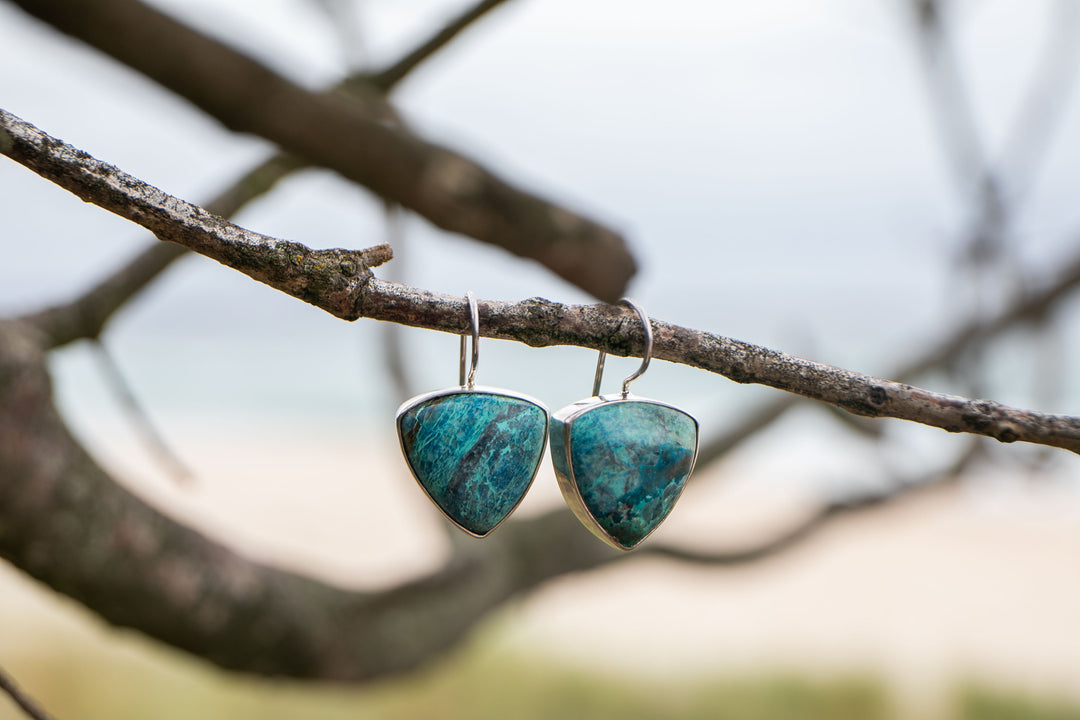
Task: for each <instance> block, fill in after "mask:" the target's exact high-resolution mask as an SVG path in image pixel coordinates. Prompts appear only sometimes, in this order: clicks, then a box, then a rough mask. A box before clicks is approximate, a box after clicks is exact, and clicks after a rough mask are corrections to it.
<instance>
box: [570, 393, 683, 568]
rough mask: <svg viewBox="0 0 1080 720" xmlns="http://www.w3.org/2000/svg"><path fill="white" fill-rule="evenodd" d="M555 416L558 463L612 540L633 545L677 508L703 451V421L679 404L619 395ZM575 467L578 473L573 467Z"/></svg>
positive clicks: (620, 544)
mask: <svg viewBox="0 0 1080 720" xmlns="http://www.w3.org/2000/svg"><path fill="white" fill-rule="evenodd" d="M569 423H570V430H569V447H565V446H564V443H565V439H564V438H565V435H566V431H565V429H564V427H563V426H562V423H560V422H556V424H555V427H554V431H553V433H552V436H551V451H552V458H553V459H554V462H555V465H556V470H557V471H558V472H560V473H562V474H563V475H564V476H566V477H570V478H572V479H573V484H574V485H575V486H576V489H577V491H578V493H579V494H580V496H581V500H582V502H583V503H584V506H585V508H586V510H587V511H588V513H589V515H590V516H592V519H593V520H595V522H596V524H597V525H598V526H599V527H600V529H601V530H603V533H604V534H605V535H606V536H607V539H609V540H610V541H613V543H614V544H615V545H616V546H618V547H620V548H622V549H624V550H628V549H630V548H632V547H634V546H635V545H637V544H638V543H639V542H641V541H642V540H643V539H645V537H646V536H647V535H648V534H649V533H651V532H652V531H653V530H655V529H656V528H657V526H658V525H660V523H661V522H663V521H664V519H665V518H666V517H667V516H668V515H669V514H670V513H671V510H672V508H673V507H674V506H675V502H676V501H677V500H678V499H679V495H681V494H682V491H683V487H684V486H685V485H686V480H687V478H688V477H689V476H690V472H691V471H692V470H693V467H694V460H695V457H696V455H697V441H698V437H697V434H698V428H697V422H696V421H695V420H694V419H693V418H692V417H690V416H689V415H687V414H686V413H684V412H683V411H681V410H678V409H677V408H673V407H670V406H667V405H663V404H658V403H653V402H648V401H639V400H616V401H612V402H605V403H601V404H598V405H596V406H594V407H591V408H589V409H587V410H585V411H584V412H582V413H581V414H580V415H577V416H574V417H571V418H570V419H569ZM571 471H572V474H571Z"/></svg>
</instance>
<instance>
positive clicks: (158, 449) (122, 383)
mask: <svg viewBox="0 0 1080 720" xmlns="http://www.w3.org/2000/svg"><path fill="white" fill-rule="evenodd" d="M90 345H91V347H92V348H93V349H94V354H95V355H96V357H97V359H98V367H99V368H100V369H101V374H102V376H103V377H104V378H105V380H106V382H107V383H108V385H109V387H110V388H112V391H113V393H114V394H115V395H116V397H117V398H118V399H119V401H120V406H121V407H122V408H123V409H124V412H125V414H126V415H127V417H128V420H129V421H130V422H131V425H132V427H134V428H135V430H136V432H137V433H138V435H139V437H140V438H142V441H143V443H144V444H145V445H146V447H147V449H148V450H149V451H150V454H151V455H152V456H153V457H155V458H156V459H157V461H158V462H159V463H160V464H161V466H162V468H163V469H164V470H165V472H166V474H167V475H169V476H170V477H171V478H172V479H173V480H174V481H175V482H177V483H179V484H187V483H189V482H191V480H192V479H193V478H194V474H193V473H192V472H191V470H190V469H189V468H188V467H187V465H186V464H185V463H184V461H183V460H181V459H180V456H179V455H177V454H176V453H175V452H174V451H173V450H172V448H170V447H169V444H168V443H166V442H165V438H164V436H163V435H162V434H161V433H160V432H158V430H157V428H156V427H155V426H154V423H153V421H151V420H150V416H149V415H148V414H147V412H146V410H145V409H144V408H143V406H142V404H141V403H140V402H139V400H138V398H136V397H135V393H134V392H133V391H132V389H131V385H130V383H128V381H127V378H125V377H124V373H123V372H122V371H121V370H120V366H119V364H117V362H116V358H114V357H113V356H112V354H111V353H110V352H109V349H108V348H107V347H106V346H105V343H103V342H102V341H101V338H95V339H94V340H93V341H91V343H90Z"/></svg>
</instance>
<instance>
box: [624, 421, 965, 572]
mask: <svg viewBox="0 0 1080 720" xmlns="http://www.w3.org/2000/svg"><path fill="white" fill-rule="evenodd" d="M981 451H982V445H981V442H980V441H978V440H974V441H973V442H971V443H970V444H969V445H968V447H967V449H966V450H965V451H964V452H963V453H961V455H960V456H959V457H958V458H957V459H956V460H954V461H953V462H952V463H950V464H949V466H948V467H946V468H942V469H940V470H937V471H934V472H931V473H927V474H925V475H924V476H923V477H921V478H915V479H907V480H903V479H899V478H897V479H894V481H893V482H892V484H891V486H890V487H889V488H887V489H885V490H871V491H867V492H861V493H856V494H849V495H846V496H844V497H838V498H836V499H835V500H832V501H829V502H826V503H825V504H823V505H822V506H821V507H819V508H817V509H816V510H814V511H813V512H811V513H810V514H809V515H807V516H806V517H805V518H804V519H803V520H801V521H800V522H797V523H796V524H795V525H793V526H791V527H790V528H788V529H787V530H784V531H783V532H781V533H779V534H778V535H775V536H773V537H771V538H769V539H767V540H765V541H763V542H760V543H758V544H755V545H751V546H749V547H745V548H739V549H735V550H728V551H716V550H695V549H691V548H686V547H679V546H674V545H663V544H659V543H653V544H652V545H648V546H646V547H644V548H642V550H641V553H640V554H648V555H659V556H661V557H665V558H668V559H671V560H679V561H681V562H688V563H695V564H698V565H713V566H718V565H725V566H727V565H746V564H749V563H753V562H758V561H761V560H765V559H767V558H770V557H773V556H775V555H779V554H781V553H783V552H785V551H787V550H790V549H792V548H794V547H795V546H797V545H800V544H801V543H802V542H803V541H805V540H807V539H809V538H810V537H812V536H813V535H816V534H817V533H818V532H819V531H820V530H822V529H823V528H825V527H827V526H828V525H831V524H832V523H833V522H834V521H836V520H839V519H841V518H845V517H850V516H852V515H854V514H858V513H862V512H863V511H867V510H874V509H881V508H885V507H888V506H890V505H891V504H892V503H893V502H895V501H897V500H899V499H901V498H904V497H907V496H909V495H912V494H914V493H915V492H918V491H925V490H929V489H933V488H940V487H942V486H944V485H948V484H950V483H953V482H955V481H956V480H957V479H958V478H959V477H960V475H961V473H963V471H964V470H965V469H967V468H968V467H969V466H970V465H971V463H972V461H973V460H975V458H977V457H978V456H979V454H980V453H981Z"/></svg>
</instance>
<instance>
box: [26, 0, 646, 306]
mask: <svg viewBox="0 0 1080 720" xmlns="http://www.w3.org/2000/svg"><path fill="white" fill-rule="evenodd" d="M13 2H15V4H17V5H18V6H19V7H21V8H22V9H23V10H25V11H26V12H28V13H30V14H32V15H34V16H35V17H38V18H40V19H42V20H44V21H46V22H48V23H49V24H51V25H52V26H53V27H55V28H57V29H58V30H60V31H62V32H65V33H67V34H69V35H71V36H73V37H76V38H78V39H80V40H82V41H84V42H86V43H88V44H90V45H92V46H94V47H96V48H98V49H99V50H101V51H102V52H105V53H107V54H109V55H111V56H112V57H114V58H116V59H117V60H119V61H121V62H123V63H125V64H127V65H129V66H130V67H132V68H134V69H136V70H138V71H139V72H141V73H143V74H145V75H147V76H148V77H150V78H151V79H153V80H155V81H156V82H158V83H160V84H161V85H163V86H164V87H166V88H169V89H170V90H172V91H174V92H176V93H177V94H179V95H180V96H182V97H184V98H186V99H187V100H189V101H190V102H191V103H192V104H193V105H195V106H196V107H199V108H200V109H202V110H203V111H205V112H206V113H208V114H210V115H211V116H213V117H215V118H217V119H218V120H219V121H220V122H221V123H222V124H224V125H225V126H226V127H228V128H230V129H232V130H237V131H241V132H249V133H253V134H255V135H259V136H262V137H264V138H266V139H268V140H271V141H273V142H275V143H277V144H279V145H281V146H282V147H283V148H285V149H286V150H288V151H289V152H291V153H294V154H296V155H297V156H299V157H301V158H303V159H304V160H306V161H307V162H310V163H313V164H316V165H321V166H323V167H327V168H330V169H332V170H335V171H337V172H339V173H341V174H342V175H343V176H345V177H347V178H349V179H351V180H354V181H356V182H358V183H360V184H361V185H364V186H366V187H368V188H369V189H371V190H372V191H373V192H375V193H377V194H379V195H381V196H382V197H384V198H386V199H389V200H393V201H394V202H397V203H399V204H400V205H402V206H403V207H406V208H408V209H410V210H413V211H414V212H416V213H418V214H420V215H421V216H423V217H425V218H427V219H428V220H429V221H430V222H432V223H434V224H435V225H436V226H438V227H441V228H443V229H445V230H449V231H451V232H457V233H461V234H464V235H467V236H469V237H472V238H475V239H477V240H480V241H482V242H486V243H491V244H493V245H498V246H500V247H503V248H505V249H506V250H509V251H510V252H512V253H514V254H517V255H520V256H522V257H526V258H530V259H533V260H536V261H538V262H540V263H541V264H543V265H545V266H546V267H547V268H548V269H550V270H551V271H552V272H554V273H556V274H557V275H559V276H561V277H563V278H564V279H566V280H568V281H569V282H571V283H574V284H575V285H577V286H578V287H581V288H582V289H584V290H586V291H587V292H590V293H592V294H593V295H594V296H596V297H598V298H600V299H602V300H607V301H614V300H616V299H617V298H618V297H620V296H621V295H622V294H623V292H624V290H625V288H626V284H627V282H628V281H629V279H630V277H631V276H633V274H634V272H635V269H636V267H635V263H634V260H633V258H632V257H631V255H630V253H629V251H628V250H627V247H626V244H625V242H624V241H623V239H622V237H620V236H619V235H618V234H616V233H615V232H613V231H611V230H610V229H608V228H606V227H604V226H602V225H600V224H598V223H597V222H594V221H593V220H590V219H588V218H586V217H584V216H582V215H581V214H579V213H576V212H572V211H570V210H568V209H566V208H564V207H561V206H559V205H556V204H553V203H551V202H549V201H547V200H544V199H541V198H539V197H537V196H535V195H531V194H528V193H526V192H524V191H522V190H519V189H518V188H516V187H514V186H512V185H511V184H509V183H508V182H506V181H505V180H503V179H501V178H499V177H497V176H495V175H494V174H493V173H491V172H490V171H488V170H487V169H486V168H483V167H481V166H480V165H478V164H477V163H474V162H472V161H471V160H469V159H467V158H465V157H463V156H461V155H459V154H457V153H454V152H452V151H450V150H448V149H445V148H442V147H438V146H436V145H433V144H430V143H428V142H425V141H424V140H422V139H420V138H419V137H417V136H416V135H414V134H412V133H410V132H409V131H408V130H406V129H404V128H402V127H400V126H393V125H391V124H388V123H385V122H383V119H384V115H385V109H386V106H385V103H384V102H382V100H381V98H377V99H376V100H377V102H374V103H360V102H357V101H356V100H355V99H350V98H347V97H343V96H342V95H341V94H340V93H334V92H329V93H318V92H313V91H310V90H307V89H305V88H302V87H300V86H298V85H296V84H295V83H292V82H290V81H289V80H287V79H286V78H284V77H281V76H280V75H278V74H276V73H274V72H273V71H271V70H270V69H269V68H266V67H264V66H262V65H260V64H258V63H256V62H255V61H254V60H252V59H250V58H249V57H247V56H245V55H242V54H241V53H239V52H237V51H235V50H233V49H232V48H230V47H228V46H226V45H225V44H223V43H220V42H218V41H216V40H213V39H211V38H209V37H206V36H204V35H201V34H199V33H197V32H195V31H193V30H192V29H190V28H188V27H187V26H185V25H183V24H181V23H178V22H177V21H175V20H173V19H172V18H170V17H168V16H167V15H164V14H162V13H160V12H158V11H157V10H155V9H153V8H151V7H149V6H147V5H145V4H143V3H141V2H139V1H138V0H102V1H100V2H93V3H85V2H80V1H77V0H13Z"/></svg>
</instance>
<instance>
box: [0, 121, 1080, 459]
mask: <svg viewBox="0 0 1080 720" xmlns="http://www.w3.org/2000/svg"><path fill="white" fill-rule="evenodd" d="M0 152H2V153H3V154H6V155H8V156H9V157H11V158H12V159H14V160H16V161H17V162H19V163H21V164H23V165H25V166H26V167H28V168H30V169H32V170H34V171H35V172H37V173H38V174H40V175H41V176H43V177H45V178H47V179H49V180H52V181H53V182H55V183H57V184H58V185H60V186H61V187H64V188H65V189H67V190H69V191H71V192H73V193H75V194H76V195H78V196H79V197H81V198H83V199H84V200H86V201H88V202H93V203H95V204H97V205H99V206H101V207H103V208H105V209H108V210H110V211H112V212H115V213H116V214H118V215H121V216H122V217H126V218H128V219H130V220H132V221H134V222H137V223H139V224H141V225H143V226H144V227H146V228H147V229H149V230H151V231H152V232H154V233H155V234H156V235H157V236H158V237H159V238H161V239H164V240H171V241H173V242H177V243H180V244H182V245H185V246H186V247H188V248H190V249H192V250H194V251H196V252H198V253H200V254H203V255H206V256H207V257H211V258H213V259H215V260H217V261H218V262H221V263H222V264H224V265H227V266H229V267H231V268H233V269H236V270H239V271H240V272H243V273H245V274H247V275H248V276H250V277H252V278H253V279H255V280H258V281H259V282H263V283H265V284H267V285H270V286H271V287H275V288H277V289H278V290H281V291H283V292H285V293H288V294H290V295H292V296H294V297H296V298H299V299H301V300H304V301H305V302H309V303H311V304H313V305H315V306H317V307H319V308H322V309H323V310H326V311H327V312H330V313H332V314H333V315H336V316H337V317H340V318H342V319H345V320H355V319H357V318H360V317H369V318H374V319H377V320H387V321H390V322H396V323H401V324H403V325H411V326H414V327H423V328H428V329H431V330H440V331H443V332H452V333H455V334H461V333H464V332H467V330H468V328H467V327H466V318H467V316H468V314H467V312H466V309H465V304H464V300H462V299H461V298H454V297H448V296H445V295H437V294H435V293H431V292H428V291H425V290H420V289H417V288H412V287H409V286H406V285H400V284H396V283H387V282H383V281H381V280H378V279H377V278H375V277H373V276H372V274H371V271H370V269H369V268H370V267H371V266H374V265H377V264H379V263H380V262H383V261H385V260H387V259H389V249H388V248H386V246H380V247H378V248H373V249H371V250H367V251H354V250H341V249H333V250H312V249H310V248H308V247H306V246H304V245H301V244H299V243H294V242H288V241H285V240H278V239H275V238H270V237H267V236H264V235H260V234H258V233H253V232H251V231H248V230H245V229H243V228H240V227H238V226H236V225H233V224H231V223H229V222H227V221H225V220H222V219H221V218H219V217H217V216H214V215H211V214H210V213H208V212H206V211H205V210H203V209H201V208H199V207H197V206H195V205H192V204H190V203H187V202H185V201H183V200H180V199H178V198H175V197H172V196H170V195H167V194H165V193H163V192H162V191H160V190H158V189H157V188H154V187H152V186H150V185H148V184H146V183H144V182H142V181H141V180H138V179H136V178H134V177H131V176H130V175H127V174H125V173H123V172H121V171H120V170H118V169H116V168H114V167H112V166H111V165H106V164H105V163H102V162H100V161H99V160H96V159H94V158H92V157H91V156H89V155H87V154H86V153H84V152H82V151H79V150H76V149H75V148H73V147H71V146H69V145H66V144H64V143H62V142H60V141H59V140H56V139H55V138H51V137H49V136H48V135H46V134H45V133H43V132H41V131H40V130H38V129H37V128H35V127H33V126H32V125H29V124H27V123H25V122H23V121H22V120H19V119H18V118H16V117H15V116H13V115H11V114H10V113H7V112H5V111H2V110H0ZM480 317H481V325H482V328H481V329H482V334H483V335H484V336H486V337H494V338H501V339H506V340H516V341H518V342H523V343H525V344H527V345H531V346H533V347H542V346H550V345H577V346H580V347H587V348H593V349H596V350H604V351H606V352H608V353H611V354H615V355H622V356H626V355H630V354H635V353H640V351H641V348H642V347H643V344H644V339H643V334H642V332H641V330H640V329H639V328H636V327H634V323H628V322H627V317H626V315H625V313H623V312H622V311H621V310H619V309H617V308H614V307H610V306H568V305H562V304H559V303H552V302H550V301H546V300H542V299H539V298H537V299H532V300H527V301H524V302H521V303H505V302H487V303H482V304H481V309H480ZM653 325H654V335H655V338H656V344H655V348H654V356H655V357H656V358H658V359H662V360H669V361H671V362H675V363H680V364H683V365H689V366H691V367H697V368H700V369H702V370H708V371H710V372H715V373H719V374H721V375H724V376H725V377H728V378H729V379H731V380H734V381H736V382H740V383H758V384H762V385H768V386H770V387H774V388H777V389H779V390H786V391H788V392H791V393H795V394H797V395H802V396H804V397H807V398H810V399H813V400H820V401H822V402H826V403H829V404H831V405H836V406H838V407H840V408H843V409H845V410H847V411H849V412H852V413H855V414H857V415H865V416H868V417H894V418H899V419H902V420H911V421H914V422H918V423H922V424H925V425H931V426H934V427H939V428H942V429H944V430H947V431H949V432H965V433H974V434H978V435H986V436H988V437H993V438H995V439H997V440H1000V441H1001V442H1016V441H1022V442H1031V443H1036V444H1041V445H1050V446H1053V447H1061V448H1065V449H1068V450H1072V451H1074V452H1078V451H1080V418H1075V417H1071V416H1065V415H1050V414H1046V413H1039V412H1034V411H1026V410H1018V409H1015V408H1010V407H1007V406H1004V405H1001V404H1000V403H996V402H993V401H989V400H970V399H967V398H962V397H958V396H953V395H943V394H940V393H934V392H931V391H928V390H923V389H920V388H916V387H912V386H910V385H906V384H903V383H897V382H892V381H888V380H883V379H879V378H874V377H870V376H868V375H863V374H861V373H856V372H850V371H847V370H842V369H839V368H836V367H833V366H831V365H825V364H822V363H816V362H812V361H809V360H804V359H802V358H797V357H794V356H791V355H787V354H785V353H781V352H777V351H775V350H769V349H767V348H764V347H760V346H757V345H753V344H751V343H746V342H742V341H739V340H733V339H731V338H726V337H722V336H719V335H714V334H711V333H706V332H701V331H696V330H691V329H688V328H684V327H679V326H677V325H672V324H670V323H665V322H662V321H656V320H654V321H653Z"/></svg>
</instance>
